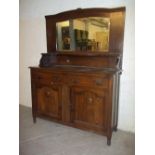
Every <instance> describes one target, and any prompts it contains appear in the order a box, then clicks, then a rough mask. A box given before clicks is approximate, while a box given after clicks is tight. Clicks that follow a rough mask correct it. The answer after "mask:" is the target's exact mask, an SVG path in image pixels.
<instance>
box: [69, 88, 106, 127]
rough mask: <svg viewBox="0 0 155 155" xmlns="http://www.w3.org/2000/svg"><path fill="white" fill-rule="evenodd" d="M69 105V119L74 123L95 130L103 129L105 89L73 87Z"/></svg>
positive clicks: (104, 120) (104, 121)
mask: <svg viewBox="0 0 155 155" xmlns="http://www.w3.org/2000/svg"><path fill="white" fill-rule="evenodd" d="M71 106H72V112H71V119H72V122H73V123H74V124H76V125H77V126H80V127H85V128H90V129H96V130H100V129H101V130H103V129H105V126H106V124H105V123H106V91H104V90H94V89H90V88H85V87H73V88H72V89H71Z"/></svg>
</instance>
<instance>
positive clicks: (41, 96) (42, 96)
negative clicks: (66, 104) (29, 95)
mask: <svg viewBox="0 0 155 155" xmlns="http://www.w3.org/2000/svg"><path fill="white" fill-rule="evenodd" d="M37 112H38V113H40V114H44V115H47V116H50V117H53V118H57V119H61V87H60V86H46V85H40V86H38V87H37Z"/></svg>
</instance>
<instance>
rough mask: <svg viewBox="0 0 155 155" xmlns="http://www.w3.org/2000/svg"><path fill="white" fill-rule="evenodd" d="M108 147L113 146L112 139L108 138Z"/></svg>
mask: <svg viewBox="0 0 155 155" xmlns="http://www.w3.org/2000/svg"><path fill="white" fill-rule="evenodd" d="M107 145H108V146H110V145H111V139H109V138H107Z"/></svg>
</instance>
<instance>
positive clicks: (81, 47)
mask: <svg viewBox="0 0 155 155" xmlns="http://www.w3.org/2000/svg"><path fill="white" fill-rule="evenodd" d="M56 29H57V51H92V52H107V51H108V49H109V32H110V19H109V18H105V17H87V18H77V19H71V20H66V21H62V22H57V23H56Z"/></svg>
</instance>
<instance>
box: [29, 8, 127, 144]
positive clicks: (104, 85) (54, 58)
mask: <svg viewBox="0 0 155 155" xmlns="http://www.w3.org/2000/svg"><path fill="white" fill-rule="evenodd" d="M88 16H97V17H109V18H110V22H111V23H110V41H109V51H108V52H104V53H103V52H97V51H96V52H90V51H82V52H81V51H70V52H65V51H63V52H62V51H57V50H56V22H58V21H63V20H68V19H73V18H82V17H88ZM124 21H125V7H120V8H114V9H110V8H109V9H105V8H92V9H77V10H71V11H66V12H63V13H59V14H56V15H49V16H46V33H47V52H48V53H47V54H42V56H44V58H43V57H42V59H41V60H42V61H40V62H42V63H40V67H30V70H31V91H32V115H33V120H34V122H36V117H41V118H48V119H51V120H53V121H56V122H59V123H62V124H66V125H69V126H72V127H76V128H80V129H84V130H92V131H94V132H97V133H99V134H102V135H105V136H106V137H107V144H108V145H110V144H111V137H112V131H113V129H117V119H118V96H119V92H118V91H119V80H120V73H121V71H122V70H121V69H122V57H123V37H124ZM46 58H47V59H48V61H46ZM44 63H45V64H46V67H45V66H42V65H43V64H44Z"/></svg>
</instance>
